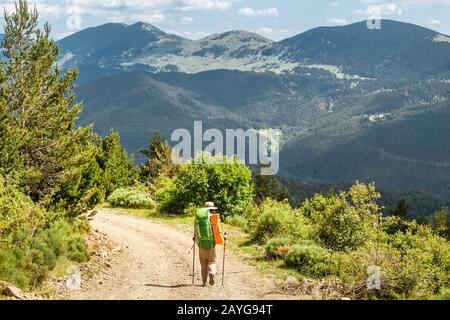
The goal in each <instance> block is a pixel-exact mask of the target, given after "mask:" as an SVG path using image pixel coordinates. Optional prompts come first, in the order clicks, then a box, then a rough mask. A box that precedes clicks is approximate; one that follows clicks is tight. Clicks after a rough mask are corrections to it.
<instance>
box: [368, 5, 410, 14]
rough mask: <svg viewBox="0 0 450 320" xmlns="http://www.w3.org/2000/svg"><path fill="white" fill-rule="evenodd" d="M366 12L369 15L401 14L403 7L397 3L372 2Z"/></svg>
mask: <svg viewBox="0 0 450 320" xmlns="http://www.w3.org/2000/svg"><path fill="white" fill-rule="evenodd" d="M365 14H367V15H369V16H375V15H381V16H393V15H398V16H401V15H402V14H403V8H402V7H401V6H400V5H398V4H396V3H384V4H379V5H375V4H372V5H369V6H368V7H367V9H366V10H365Z"/></svg>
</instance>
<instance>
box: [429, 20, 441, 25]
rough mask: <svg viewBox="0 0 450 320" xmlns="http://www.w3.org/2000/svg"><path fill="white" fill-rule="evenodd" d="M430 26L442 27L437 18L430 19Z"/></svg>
mask: <svg viewBox="0 0 450 320" xmlns="http://www.w3.org/2000/svg"><path fill="white" fill-rule="evenodd" d="M427 22H428V24H430V25H432V26H440V25H441V22H440V21H439V20H438V19H435V18H430V19H428V21H427Z"/></svg>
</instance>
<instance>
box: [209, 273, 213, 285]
mask: <svg viewBox="0 0 450 320" xmlns="http://www.w3.org/2000/svg"><path fill="white" fill-rule="evenodd" d="M209 284H210V285H212V286H213V285H214V275H212V274H210V275H209Z"/></svg>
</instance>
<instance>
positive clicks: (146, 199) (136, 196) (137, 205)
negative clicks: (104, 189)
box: [108, 188, 156, 209]
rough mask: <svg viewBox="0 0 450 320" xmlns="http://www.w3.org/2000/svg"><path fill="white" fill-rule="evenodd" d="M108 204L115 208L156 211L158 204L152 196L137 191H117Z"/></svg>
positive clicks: (128, 189) (109, 198)
mask: <svg viewBox="0 0 450 320" xmlns="http://www.w3.org/2000/svg"><path fill="white" fill-rule="evenodd" d="M108 202H109V204H110V205H111V206H113V207H115V208H130V209H154V208H155V207H156V203H155V202H154V201H153V200H152V199H151V198H150V196H149V195H148V194H147V193H145V192H143V191H141V190H136V189H130V188H127V189H117V190H116V191H114V192H113V193H112V194H111V195H110V196H109V197H108Z"/></svg>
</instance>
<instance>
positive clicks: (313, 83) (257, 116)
mask: <svg viewBox="0 0 450 320" xmlns="http://www.w3.org/2000/svg"><path fill="white" fill-rule="evenodd" d="M59 45H60V47H61V57H60V60H59V64H60V65H62V66H63V67H68V66H72V65H75V66H77V67H78V68H79V69H80V79H79V80H78V82H77V98H78V99H80V100H83V101H84V104H85V109H84V111H83V113H82V115H81V119H80V123H82V124H88V123H94V124H95V128H96V130H97V131H98V132H99V133H100V134H105V133H107V131H108V130H109V128H110V127H113V128H115V129H117V130H118V131H119V132H120V134H121V136H122V138H123V143H124V145H125V146H126V148H127V149H128V150H129V151H130V152H132V153H134V154H136V155H137V156H138V160H141V158H139V155H138V150H139V149H140V148H141V147H144V146H146V144H147V140H148V138H149V137H150V136H151V135H152V134H153V133H154V132H155V131H161V132H162V133H163V134H164V135H165V136H166V137H167V138H170V133H171V132H172V131H173V130H174V129H177V128H187V129H190V128H191V127H192V126H193V122H194V120H203V122H204V126H205V127H214V128H219V129H225V128H244V129H245V128H268V127H270V128H280V129H281V130H282V132H283V144H282V146H283V147H282V153H281V158H280V164H281V169H282V171H281V173H280V174H281V175H283V176H285V177H287V178H289V179H298V180H301V181H306V182H309V183H315V184H341V183H342V184H348V183H352V182H354V181H355V180H360V181H365V182H371V181H375V182H376V183H377V185H378V186H379V187H381V188H382V189H385V190H389V191H390V192H393V193H396V194H400V193H408V192H420V193H422V194H424V195H430V196H432V197H435V198H436V199H440V200H442V201H441V202H442V203H445V202H446V201H448V199H450V37H449V36H447V35H444V34H440V33H437V32H435V31H432V30H429V29H426V28H423V27H419V26H416V25H412V24H406V23H401V22H396V21H390V20H383V21H382V28H381V29H380V30H369V29H368V28H367V26H366V23H365V22H360V23H355V24H351V25H347V26H342V27H319V28H316V29H313V30H310V31H307V32H304V33H301V34H299V35H297V36H294V37H291V38H288V39H285V40H282V41H279V42H274V41H271V40H268V39H266V38H264V37H262V36H260V35H257V34H254V33H251V32H247V31H231V32H226V33H223V34H216V35H211V36H209V37H206V38H203V39H200V40H196V41H194V40H189V39H185V38H182V37H179V36H176V35H172V34H168V33H165V32H163V31H161V30H159V29H157V28H156V27H154V26H151V25H149V24H145V23H136V24H133V25H124V24H112V23H111V24H106V25H102V26H99V27H94V28H89V29H86V30H83V31H80V32H78V33H76V34H73V35H71V36H69V37H67V38H65V39H63V40H61V41H59Z"/></svg>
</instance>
